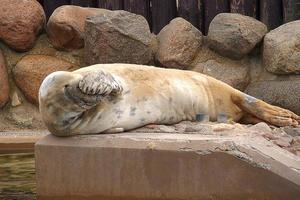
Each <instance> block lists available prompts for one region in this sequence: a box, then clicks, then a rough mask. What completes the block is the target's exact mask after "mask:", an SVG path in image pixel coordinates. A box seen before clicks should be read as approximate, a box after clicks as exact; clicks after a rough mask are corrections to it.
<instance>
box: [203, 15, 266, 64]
mask: <svg viewBox="0 0 300 200" xmlns="http://www.w3.org/2000/svg"><path fill="white" fill-rule="evenodd" d="M266 33H267V27H266V25H265V24H263V23H262V22H260V21H258V20H256V19H254V18H252V17H248V16H244V15H241V14H234V13H221V14H218V15H217V16H216V17H215V18H214V19H213V20H212V22H211V23H210V26H209V30H208V44H209V47H210V48H211V49H213V50H214V51H216V52H217V53H219V54H220V55H222V56H227V57H230V58H233V59H240V58H242V57H243V56H245V55H247V54H248V53H250V52H251V51H252V50H253V49H254V47H255V46H256V45H257V44H258V43H259V42H260V41H261V40H262V38H263V37H264V35H265V34H266Z"/></svg>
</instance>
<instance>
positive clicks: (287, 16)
mask: <svg viewBox="0 0 300 200" xmlns="http://www.w3.org/2000/svg"><path fill="white" fill-rule="evenodd" d="M282 2H283V22H284V23H287V22H290V21H294V20H298V19H300V0H283V1H282Z"/></svg>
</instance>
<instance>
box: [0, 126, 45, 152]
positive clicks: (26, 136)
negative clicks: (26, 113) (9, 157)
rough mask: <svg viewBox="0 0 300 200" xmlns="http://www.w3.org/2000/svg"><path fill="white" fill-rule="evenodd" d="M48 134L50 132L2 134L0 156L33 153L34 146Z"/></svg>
mask: <svg viewBox="0 0 300 200" xmlns="http://www.w3.org/2000/svg"><path fill="white" fill-rule="evenodd" d="M47 134H49V132H48V131H5V132H0V154H11V153H33V152H34V144H35V143H36V142H37V141H38V140H39V139H41V138H42V137H44V136H45V135H47Z"/></svg>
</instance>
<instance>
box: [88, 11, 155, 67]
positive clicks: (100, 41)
mask: <svg viewBox="0 0 300 200" xmlns="http://www.w3.org/2000/svg"><path fill="white" fill-rule="evenodd" d="M154 39H155V37H154V36H153V35H152V34H151V32H150V29H149V25H148V22H147V20H146V19H145V18H144V17H142V16H141V15H136V14H133V13H130V12H126V11H112V12H108V13H105V14H104V15H100V16H93V17H88V18H87V20H86V27H85V47H84V49H85V60H86V63H87V64H90V65H91V64H96V63H134V64H148V63H150V62H151V61H152V59H153V50H152V45H153V44H154V41H155V40H154Z"/></svg>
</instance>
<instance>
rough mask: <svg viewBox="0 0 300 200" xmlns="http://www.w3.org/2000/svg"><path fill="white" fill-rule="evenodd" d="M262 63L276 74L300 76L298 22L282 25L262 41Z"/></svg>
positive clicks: (299, 34)
mask: <svg viewBox="0 0 300 200" xmlns="http://www.w3.org/2000/svg"><path fill="white" fill-rule="evenodd" d="M263 63H264V66H265V68H266V69H267V70H268V71H269V72H272V73H276V74H291V73H296V74H300V20H298V21H293V22H290V23H287V24H284V25H282V26H280V27H278V28H276V29H274V30H272V31H271V32H269V33H268V34H267V35H266V36H265V39H264V49H263Z"/></svg>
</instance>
